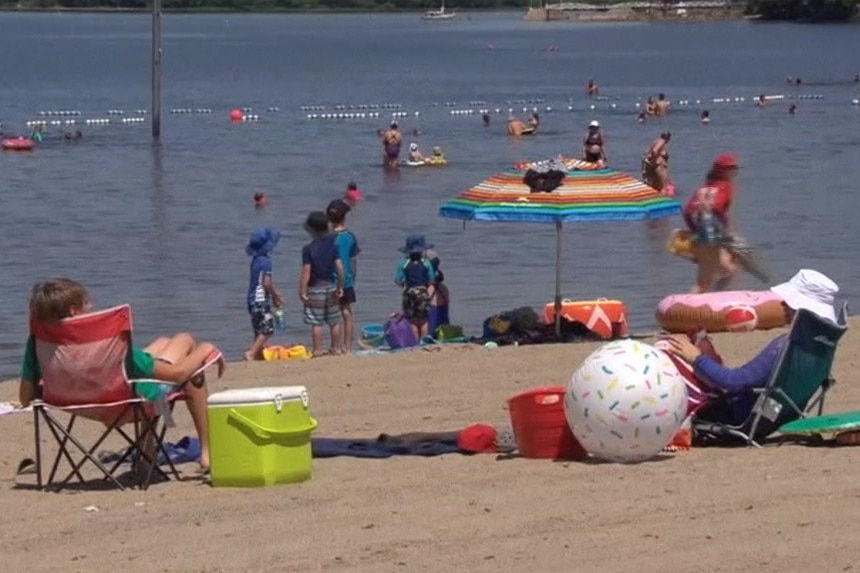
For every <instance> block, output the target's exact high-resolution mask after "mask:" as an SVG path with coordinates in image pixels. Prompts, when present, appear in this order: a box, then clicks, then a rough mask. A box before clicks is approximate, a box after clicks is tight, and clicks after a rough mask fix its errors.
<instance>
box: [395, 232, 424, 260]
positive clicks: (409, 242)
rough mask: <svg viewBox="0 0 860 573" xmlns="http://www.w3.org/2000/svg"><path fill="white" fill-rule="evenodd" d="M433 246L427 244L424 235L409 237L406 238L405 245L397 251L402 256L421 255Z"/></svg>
mask: <svg viewBox="0 0 860 573" xmlns="http://www.w3.org/2000/svg"><path fill="white" fill-rule="evenodd" d="M432 248H433V245H432V244H431V243H428V242H427V239H426V238H425V237H424V235H409V236H408V237H406V244H405V245H404V246H402V247H400V248H399V249H397V250H398V251H400V252H401V253H403V254H406V255H411V254H414V253H423V252H424V251H426V250H427V249H432Z"/></svg>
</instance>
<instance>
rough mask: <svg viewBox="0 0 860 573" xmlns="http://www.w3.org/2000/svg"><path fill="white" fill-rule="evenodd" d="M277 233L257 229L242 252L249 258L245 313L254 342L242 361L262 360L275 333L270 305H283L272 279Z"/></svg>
mask: <svg viewBox="0 0 860 573" xmlns="http://www.w3.org/2000/svg"><path fill="white" fill-rule="evenodd" d="M280 238H281V233H280V232H278V231H276V230H274V229H272V228H269V227H260V228H259V229H257V230H256V231H254V232H253V234H251V240H250V241H248V246H247V247H245V252H246V253H247V254H248V255H249V256H250V257H251V280H250V284H249V286H248V301H247V302H248V313H249V314H250V315H251V326H252V327H253V329H254V342H253V343H252V344H251V347H250V348H249V349H248V350H246V351H245V360H262V359H263V348H264V347H265V346H266V342H267V341H268V340H269V337H270V336H271V335H272V334H273V333H274V332H275V317H274V315H273V314H272V306H274V307H276V308H280V307H282V306H283V304H284V299H283V297H281V293H280V292H278V289H276V288H275V283H274V280H273V279H272V250H274V248H275V246H276V245H277V244H278V241H279V240H280Z"/></svg>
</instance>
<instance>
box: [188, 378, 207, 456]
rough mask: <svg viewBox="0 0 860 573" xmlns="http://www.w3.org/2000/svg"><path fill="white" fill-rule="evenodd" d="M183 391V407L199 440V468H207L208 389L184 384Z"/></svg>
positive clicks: (203, 386)
mask: <svg viewBox="0 0 860 573" xmlns="http://www.w3.org/2000/svg"><path fill="white" fill-rule="evenodd" d="M184 390H185V396H186V400H185V406H186V407H187V408H188V413H189V414H191V421H192V422H194V429H195V430H196V431H197V438H198V439H199V440H200V466H201V467H204V468H208V467H209V420H208V418H207V415H208V414H207V408H208V405H207V402H208V399H209V389H208V388H207V387H206V384H205V383H204V384H201V385H200V386H197V385H196V384H186V385H185V387H184Z"/></svg>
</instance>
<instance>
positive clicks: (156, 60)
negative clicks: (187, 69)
mask: <svg viewBox="0 0 860 573" xmlns="http://www.w3.org/2000/svg"><path fill="white" fill-rule="evenodd" d="M152 137H153V138H154V139H158V138H159V137H161V0H152Z"/></svg>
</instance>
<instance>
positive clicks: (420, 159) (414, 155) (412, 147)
mask: <svg viewBox="0 0 860 573" xmlns="http://www.w3.org/2000/svg"><path fill="white" fill-rule="evenodd" d="M408 161H409V162H410V163H424V156H423V155H421V150H420V149H418V144H417V143H415V142H414V141H413V142H412V143H410V144H409V158H408Z"/></svg>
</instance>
